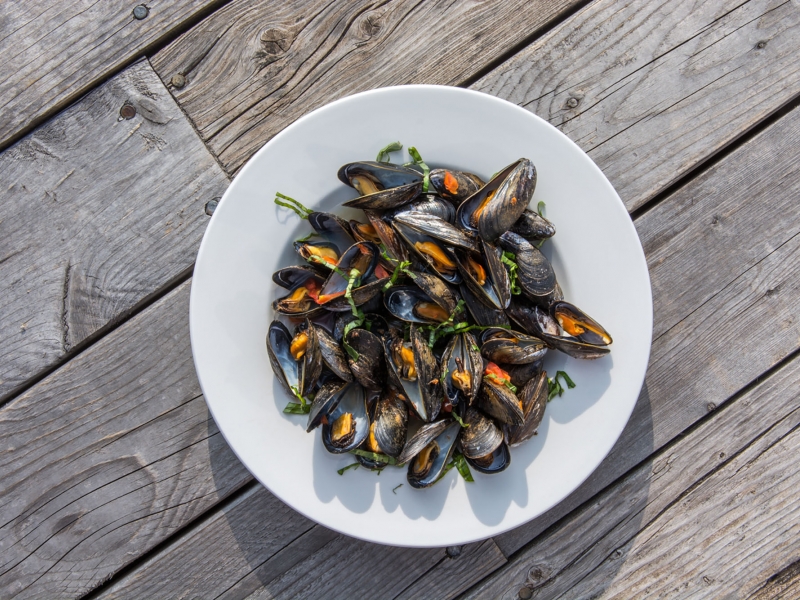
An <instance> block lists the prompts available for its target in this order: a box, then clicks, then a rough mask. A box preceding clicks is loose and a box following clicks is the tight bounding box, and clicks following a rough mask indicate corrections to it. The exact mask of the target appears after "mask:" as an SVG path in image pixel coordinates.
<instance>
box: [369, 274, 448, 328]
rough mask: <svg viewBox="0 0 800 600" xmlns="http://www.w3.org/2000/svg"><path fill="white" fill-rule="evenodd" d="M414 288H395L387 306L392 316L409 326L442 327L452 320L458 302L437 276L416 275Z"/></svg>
mask: <svg viewBox="0 0 800 600" xmlns="http://www.w3.org/2000/svg"><path fill="white" fill-rule="evenodd" d="M412 276H413V280H412V281H413V282H414V285H395V286H392V287H391V288H390V289H389V290H388V291H387V292H386V293H385V294H384V296H383V303H384V306H386V310H388V311H389V312H390V313H391V314H392V315H394V316H395V317H396V318H398V319H400V320H401V321H405V322H407V323H428V324H435V323H442V322H444V321H446V320H447V319H448V318H450V315H451V314H452V313H453V311H454V310H455V308H456V306H457V304H458V298H457V297H456V295H455V294H454V293H453V291H452V290H450V288H449V287H447V285H446V284H445V283H444V282H443V281H442V280H441V279H439V278H438V277H436V276H435V275H431V274H429V273H420V272H418V271H413V272H412Z"/></svg>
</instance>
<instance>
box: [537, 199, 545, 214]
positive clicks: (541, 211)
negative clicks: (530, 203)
mask: <svg viewBox="0 0 800 600" xmlns="http://www.w3.org/2000/svg"><path fill="white" fill-rule="evenodd" d="M544 206H545V204H544V202H542V201H541V200H540V201H539V204H537V205H536V212H538V213H539V216H540V217H544Z"/></svg>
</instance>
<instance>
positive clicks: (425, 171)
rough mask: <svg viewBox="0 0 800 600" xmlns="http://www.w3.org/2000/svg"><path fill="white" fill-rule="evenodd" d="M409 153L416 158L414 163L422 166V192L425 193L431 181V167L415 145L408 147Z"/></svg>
mask: <svg viewBox="0 0 800 600" xmlns="http://www.w3.org/2000/svg"><path fill="white" fill-rule="evenodd" d="M408 153H409V154H410V155H411V158H413V159H414V164H415V165H419V166H420V167H422V193H423V194H425V193H427V191H428V186H429V185H430V182H431V168H430V167H429V166H428V165H426V164H425V162H424V161H423V160H422V157H421V156H420V154H419V151H418V150H417V149H416V148H415V147H414V146H409V147H408Z"/></svg>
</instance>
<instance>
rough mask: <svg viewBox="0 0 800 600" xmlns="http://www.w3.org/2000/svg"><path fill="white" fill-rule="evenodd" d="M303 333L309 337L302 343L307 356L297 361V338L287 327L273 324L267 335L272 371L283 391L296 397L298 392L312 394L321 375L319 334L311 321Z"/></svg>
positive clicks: (276, 323)
mask: <svg viewBox="0 0 800 600" xmlns="http://www.w3.org/2000/svg"><path fill="white" fill-rule="evenodd" d="M298 333H300V332H298ZM302 334H304V335H305V336H306V340H305V341H304V342H303V344H304V345H305V353H304V354H303V356H302V357H301V358H300V360H295V358H294V356H293V354H292V351H291V347H292V341H293V340H294V337H295V336H292V335H291V334H290V333H289V330H288V329H287V328H286V325H284V324H283V323H281V322H280V321H273V322H272V323H271V324H270V326H269V331H268V332H267V353H268V354H269V361H270V364H271V365H272V370H273V371H274V372H275V376H276V377H277V378H278V381H280V382H281V385H283V387H284V389H285V390H286V391H287V392H288V393H289V394H290V395H292V396H293V397H294V396H295V393H298V394H300V395H301V396H303V395H305V394H306V393H307V392H309V391H310V390H311V389H312V388H313V387H314V385H315V384H316V383H317V379H318V378H319V376H320V373H321V372H322V360H321V357H320V353H319V344H318V343H317V336H316V332H315V330H314V327H313V326H312V325H311V324H310V322H309V321H308V320H306V328H305V329H304V330H303V331H302Z"/></svg>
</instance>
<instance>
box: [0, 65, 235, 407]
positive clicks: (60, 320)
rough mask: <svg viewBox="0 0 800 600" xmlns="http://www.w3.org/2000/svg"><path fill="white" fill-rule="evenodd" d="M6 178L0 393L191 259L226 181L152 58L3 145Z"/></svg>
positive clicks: (0, 225) (1, 227) (0, 170)
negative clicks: (124, 115)
mask: <svg viewBox="0 0 800 600" xmlns="http://www.w3.org/2000/svg"><path fill="white" fill-rule="evenodd" d="M124 103H128V104H131V105H132V106H134V107H135V108H136V111H137V112H136V115H135V116H134V117H133V118H132V119H130V120H124V119H121V118H120V116H119V111H120V107H122V105H123V104H124ZM0 181H2V182H3V187H4V188H5V191H4V194H3V203H2V206H0V256H3V257H4V260H3V261H2V262H0V279H1V280H2V281H4V282H6V287H5V292H4V294H3V297H2V301H0V305H1V308H0V338H2V339H3V344H2V348H0V365H1V366H0V398H2V397H8V396H9V395H11V394H13V392H14V390H15V389H17V388H19V387H20V386H22V385H24V384H25V383H26V382H27V381H28V380H29V379H30V378H32V377H35V376H37V375H38V374H39V373H41V372H42V371H43V370H46V369H48V368H51V367H52V366H53V365H54V364H56V363H57V362H58V361H59V360H61V359H63V357H64V356H65V355H66V354H67V353H69V352H70V351H71V350H73V349H74V348H75V347H76V346H79V345H80V344H81V343H82V342H84V341H85V340H86V339H87V338H90V337H91V336H93V335H95V334H96V333H97V332H98V331H101V330H102V329H103V328H104V327H107V326H108V325H109V324H112V323H114V322H115V321H116V320H118V319H119V318H120V317H122V316H124V315H126V314H127V313H128V312H129V311H130V310H131V309H132V308H133V307H135V306H136V305H137V304H139V303H141V302H142V301H143V300H145V299H146V298H147V297H148V296H149V295H151V294H153V293H154V292H156V291H157V290H159V289H160V288H162V287H163V286H164V285H166V284H167V283H169V282H170V281H173V280H175V279H176V278H177V277H179V276H180V275H181V274H182V273H185V272H186V271H187V270H188V269H189V268H191V266H192V263H193V262H194V256H195V252H196V251H197V245H198V244H199V241H200V238H201V237H202V235H203V232H204V230H205V225H206V222H207V220H208V216H207V215H206V214H205V213H204V210H203V208H204V205H205V203H206V202H207V201H208V200H210V199H212V198H213V197H215V196H220V195H221V194H222V193H223V191H224V190H225V188H226V187H227V185H228V180H227V178H226V176H225V175H224V173H223V172H222V169H220V167H219V166H218V165H217V163H216V161H215V160H214V158H213V157H212V156H211V155H210V154H209V152H208V151H207V150H206V149H205V147H204V146H203V143H202V142H201V141H200V139H199V138H198V137H197V134H196V133H195V132H194V130H193V129H192V126H191V124H190V123H189V122H188V120H187V119H186V117H185V116H184V115H183V113H181V111H180V109H179V108H178V106H177V105H176V104H175V101H174V100H173V99H172V98H171V97H170V95H169V93H168V92H167V91H166V89H165V88H164V86H163V85H162V83H161V81H160V80H159V79H158V77H157V76H156V75H155V73H153V70H152V69H151V68H150V66H149V64H148V63H147V61H142V62H139V63H137V64H136V65H134V66H132V67H130V68H128V69H127V70H125V71H124V72H122V73H120V74H119V75H118V76H116V77H114V78H113V79H111V80H110V81H108V82H107V83H105V84H104V85H103V86H101V87H100V88H98V89H97V90H95V91H93V92H92V93H91V94H89V95H87V96H86V97H84V98H83V99H82V100H81V101H80V102H78V103H77V104H75V105H74V106H72V107H70V108H69V109H67V110H66V111H64V112H63V113H61V114H60V115H58V116H57V117H56V118H55V119H53V120H52V121H50V122H49V123H47V124H46V125H44V126H43V127H41V128H39V129H37V130H36V131H35V132H34V133H32V134H31V135H29V136H27V137H26V138H24V139H23V140H21V141H20V142H18V143H17V144H15V145H14V146H12V147H11V148H9V149H7V150H6V151H5V152H3V153H2V154H0Z"/></svg>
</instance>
